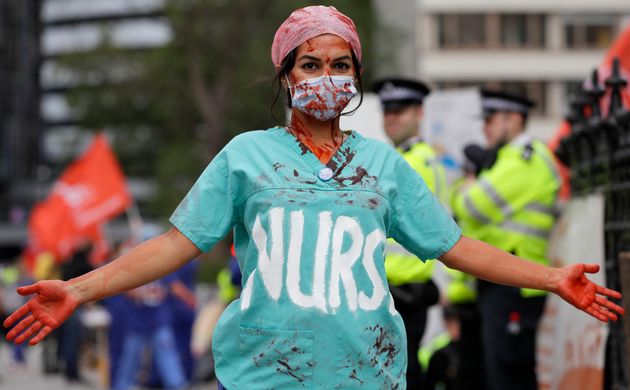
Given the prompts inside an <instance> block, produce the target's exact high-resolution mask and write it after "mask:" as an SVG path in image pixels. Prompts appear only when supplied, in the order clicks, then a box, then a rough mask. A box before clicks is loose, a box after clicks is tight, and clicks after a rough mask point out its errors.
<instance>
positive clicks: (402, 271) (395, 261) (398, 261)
mask: <svg viewBox="0 0 630 390" xmlns="http://www.w3.org/2000/svg"><path fill="white" fill-rule="evenodd" d="M374 90H375V92H376V93H378V96H379V98H380V100H381V104H382V107H383V116H384V128H385V134H386V135H387V137H388V138H389V139H390V140H391V141H392V142H393V144H394V146H396V149H397V150H398V151H399V152H400V153H401V154H402V156H403V158H404V159H405V160H406V161H407V162H408V163H409V165H411V167H413V168H414V169H415V170H416V172H418V174H419V175H420V176H421V177H422V178H423V179H424V181H425V183H426V184H427V186H428V187H429V188H430V189H431V191H433V193H434V194H435V195H436V196H437V197H438V199H442V200H444V197H445V196H446V173H445V171H444V168H443V167H442V165H441V164H440V163H439V161H438V159H437V155H436V153H435V152H434V151H433V149H432V148H431V146H430V145H429V144H427V143H426V142H423V140H422V137H421V134H420V121H421V120H422V115H423V107H422V103H423V101H424V97H425V96H426V95H427V94H428V93H429V92H430V90H429V88H428V87H427V86H426V85H425V84H423V83H421V82H419V81H416V80H407V79H400V78H392V79H386V80H381V81H379V82H377V83H376V84H375V85H374ZM422 260H430V259H422ZM433 266H434V262H433V261H426V262H422V261H420V260H419V259H418V258H417V257H415V256H414V255H412V254H411V253H409V252H408V251H407V250H405V249H404V248H403V247H402V246H401V245H399V244H397V243H396V242H395V241H393V240H391V239H390V240H389V241H388V244H387V256H386V258H385V271H386V274H387V279H388V282H389V286H390V291H391V293H392V296H393V298H394V304H395V306H396V309H397V310H398V312H399V313H400V315H401V316H402V319H403V321H404V323H405V329H406V332H407V343H408V348H407V354H408V366H407V388H409V389H418V388H421V378H422V368H421V367H420V364H419V362H418V357H417V353H418V348H419V345H420V340H421V339H422V335H423V333H424V329H425V326H426V320H427V309H428V307H429V306H431V305H433V304H435V303H437V301H438V300H439V291H438V289H437V286H436V285H435V284H434V283H433V281H432V280H431V276H432V273H433Z"/></svg>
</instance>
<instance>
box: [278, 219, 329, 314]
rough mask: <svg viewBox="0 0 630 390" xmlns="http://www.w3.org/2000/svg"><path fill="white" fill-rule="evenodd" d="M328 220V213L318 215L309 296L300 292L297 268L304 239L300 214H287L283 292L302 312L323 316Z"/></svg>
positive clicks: (299, 263) (324, 308)
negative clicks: (308, 310)
mask: <svg viewBox="0 0 630 390" xmlns="http://www.w3.org/2000/svg"><path fill="white" fill-rule="evenodd" d="M331 230H332V218H331V213H330V212H329V211H325V212H322V213H320V214H319V234H318V236H317V246H316V248H317V249H316V251H315V263H314V266H313V293H312V294H311V295H306V294H304V293H303V292H302V290H301V288H300V274H301V271H300V265H301V261H300V259H301V257H302V243H303V235H304V214H303V213H302V211H294V212H292V213H291V235H290V241H289V255H288V256H287V291H288V293H289V298H290V299H291V301H293V302H294V303H295V304H296V305H298V306H301V307H303V308H309V307H316V308H318V309H320V310H322V311H323V312H324V313H325V312H326V296H325V293H326V292H325V291H326V257H327V255H328V248H329V247H330V232H331Z"/></svg>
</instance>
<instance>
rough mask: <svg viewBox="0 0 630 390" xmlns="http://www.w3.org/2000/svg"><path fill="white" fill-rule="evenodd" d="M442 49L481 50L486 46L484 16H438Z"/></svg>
mask: <svg viewBox="0 0 630 390" xmlns="http://www.w3.org/2000/svg"><path fill="white" fill-rule="evenodd" d="M438 31H439V33H438V36H439V44H440V47H441V48H445V49H479V48H483V47H484V46H485V45H486V29H485V16H484V15H477V14H471V15H450V14H449V15H438Z"/></svg>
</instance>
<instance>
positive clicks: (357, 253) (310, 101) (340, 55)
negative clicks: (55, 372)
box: [5, 6, 623, 390]
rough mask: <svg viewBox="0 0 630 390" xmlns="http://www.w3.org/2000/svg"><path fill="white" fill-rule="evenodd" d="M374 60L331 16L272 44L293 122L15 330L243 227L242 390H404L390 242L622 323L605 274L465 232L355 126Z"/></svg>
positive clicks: (36, 307) (239, 154)
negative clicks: (347, 114) (387, 261)
mask: <svg viewBox="0 0 630 390" xmlns="http://www.w3.org/2000/svg"><path fill="white" fill-rule="evenodd" d="M361 54H362V53H361V45H360V42H359V39H358V35H357V33H356V29H355V27H354V23H353V22H352V20H350V19H349V18H348V17H347V16H345V15H343V14H341V13H340V12H338V11H337V10H336V9H334V8H333V7H323V6H316V7H307V8H303V9H299V10H296V11H294V12H293V13H292V14H291V16H289V18H288V19H287V20H286V21H285V22H284V23H283V24H282V26H280V28H279V29H278V32H277V33H276V36H275V38H274V42H273V45H272V60H273V62H274V65H275V66H276V70H277V76H278V79H279V80H280V82H281V83H282V84H283V86H284V87H285V88H286V90H287V91H288V95H289V98H290V99H289V100H290V106H291V119H290V121H289V123H288V124H287V126H285V127H274V128H271V129H267V130H257V131H250V132H246V133H243V134H241V135H239V136H237V137H235V138H234V139H233V140H232V141H231V142H230V143H229V144H228V145H227V146H225V148H223V150H222V151H221V152H220V153H219V154H218V155H217V156H216V157H215V158H214V159H213V160H212V162H211V163H210V164H209V165H208V167H207V168H206V169H205V170H204V172H203V173H202V174H201V176H200V177H199V179H198V180H197V182H196V184H195V185H194V186H193V187H192V189H191V190H190V192H189V193H188V195H187V196H186V197H185V198H184V199H183V201H182V202H181V204H180V205H179V207H178V208H177V209H176V210H175V212H174V213H173V215H172V216H171V219H170V221H171V223H172V225H173V227H172V228H171V229H170V231H168V232H167V233H165V234H163V235H161V236H159V237H157V238H154V239H153V240H150V241H148V242H145V243H143V244H141V245H139V246H137V247H136V248H134V249H133V250H132V251H130V252H128V253H126V254H125V255H123V256H121V257H120V258H118V259H117V260H115V261H113V262H111V263H109V264H107V265H106V266H103V267H101V268H99V269H97V270H95V271H92V272H90V273H88V274H86V275H83V276H81V277H78V278H75V279H72V280H69V281H65V282H64V281H40V282H38V283H36V284H34V285H31V286H26V287H22V288H20V289H19V292H20V293H21V294H24V295H26V294H36V295H35V296H34V297H33V298H32V299H31V301H29V302H28V303H27V304H26V305H25V306H23V307H22V308H20V309H18V310H17V311H16V312H15V313H14V314H12V315H11V316H10V317H9V318H8V319H7V321H6V322H5V326H12V325H13V324H15V323H17V325H15V326H14V327H13V329H12V330H11V331H10V332H9V334H8V336H7V337H8V339H9V340H14V341H15V342H23V341H25V340H26V339H29V338H30V344H36V343H38V342H39V341H41V339H42V338H44V337H45V336H46V335H48V334H49V333H50V331H51V330H52V329H54V328H56V327H57V326H58V325H59V324H60V323H61V322H63V321H64V320H65V319H66V318H67V317H68V316H69V315H70V314H71V313H72V312H73V311H74V310H75V308H76V307H77V306H78V305H79V304H82V303H85V302H88V301H92V300H96V299H101V298H104V297H107V296H111V295H114V294H118V293H120V292H122V291H126V290H129V289H131V288H134V287H137V286H139V285H142V284H145V283H147V282H150V281H152V280H155V279H158V278H160V277H162V276H164V275H166V274H168V273H170V272H173V271H174V270H175V269H177V268H179V267H181V266H182V265H184V264H185V263H186V262H188V261H189V260H190V259H193V258H195V257H197V256H198V255H199V254H200V253H201V252H204V251H208V250H210V249H211V248H212V247H213V246H214V244H215V243H216V242H217V241H219V240H220V239H222V238H223V237H225V236H226V235H227V234H228V233H229V232H230V231H233V233H234V240H235V247H236V253H237V257H238V259H239V265H240V268H241V270H242V273H243V279H242V281H243V290H242V294H241V297H240V298H239V299H237V300H235V301H234V302H232V303H231V304H230V305H229V306H228V308H227V309H226V310H225V312H224V313H223V315H222V316H221V318H220V320H219V322H218V324H217V326H216V328H215V332H214V338H213V352H214V356H215V360H216V373H217V376H218V378H219V380H220V382H221V383H222V384H223V385H224V386H225V388H227V389H230V390H233V389H271V388H276V389H285V388H302V387H305V388H343V389H349V388H368V389H369V388H375V389H382V388H387V389H393V388H398V389H402V388H404V387H405V385H406V384H405V371H406V364H407V362H406V357H407V354H406V351H405V349H404V348H406V347H405V346H406V341H405V332H404V328H403V323H402V320H401V318H400V315H398V313H397V312H396V310H395V308H394V305H393V301H392V298H391V296H390V294H389V290H388V288H387V281H386V277H385V270H384V265H383V262H384V253H383V252H384V247H385V240H386V238H388V237H392V238H394V239H396V241H397V242H398V243H400V244H401V245H403V246H404V247H405V248H406V249H407V250H409V251H410V252H412V253H414V254H415V255H416V256H417V257H418V258H420V259H434V258H439V259H440V260H441V261H443V262H444V263H445V264H446V265H447V266H449V267H450V268H454V269H459V270H462V271H464V272H466V273H469V274H473V275H476V276H477V277H479V278H482V279H486V280H490V281H493V282H495V283H502V284H508V285H513V286H520V287H528V288H536V289H544V290H547V291H551V292H554V293H556V294H558V295H560V296H561V297H562V298H564V299H566V300H567V301H568V302H570V303H571V304H573V305H574V306H576V307H578V308H579V309H581V310H584V311H586V312H587V313H589V314H591V315H593V316H594V317H596V318H598V319H600V320H602V321H608V320H609V319H610V320H616V319H617V314H615V313H619V314H623V309H622V308H621V307H619V306H618V305H616V304H614V303H612V302H610V301H608V300H607V299H606V298H604V296H609V297H613V298H619V297H620V295H619V293H617V292H614V291H612V290H609V289H606V288H604V287H601V286H598V285H596V284H594V283H592V282H590V281H589V280H588V279H587V278H586V277H585V273H592V272H597V266H594V265H584V264H579V265H572V266H567V267H564V268H549V267H544V266H541V265H539V264H535V263H532V262H529V261H524V260H522V259H520V258H517V257H515V256H513V255H511V254H508V253H506V252H503V251H501V250H499V249H496V248H494V247H491V246H489V245H487V244H484V243H482V242H479V241H475V240H472V239H469V238H466V237H462V236H461V232H460V229H459V228H458V226H457V225H456V224H455V223H454V222H453V220H452V218H451V217H450V216H449V214H448V213H447V212H446V211H445V210H444V209H443V208H442V207H441V206H440V204H439V203H438V202H437V201H436V199H435V198H434V197H433V195H432V194H431V192H430V191H429V190H428V189H427V187H426V185H425V184H424V182H423V181H422V179H421V178H420V177H419V176H418V175H417V174H416V173H415V171H414V170H413V169H411V168H410V167H409V165H408V164H407V163H406V162H405V161H404V160H403V159H402V158H401V157H400V156H399V154H398V153H397V152H396V151H395V150H393V149H392V148H391V147H389V146H387V145H385V144H382V143H380V142H377V141H374V140H370V139H367V138H364V137H362V136H361V135H360V134H359V133H357V132H356V131H353V130H349V131H342V130H341V129H340V128H339V116H340V115H341V113H342V112H343V110H344V109H345V108H346V106H347V105H348V103H349V101H350V99H351V98H352V97H353V96H355V95H356V94H358V92H359V91H358V90H359V89H360V86H361V85H360V75H361ZM498 265H500V266H498Z"/></svg>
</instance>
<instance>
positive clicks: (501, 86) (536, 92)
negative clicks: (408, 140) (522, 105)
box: [435, 80, 547, 116]
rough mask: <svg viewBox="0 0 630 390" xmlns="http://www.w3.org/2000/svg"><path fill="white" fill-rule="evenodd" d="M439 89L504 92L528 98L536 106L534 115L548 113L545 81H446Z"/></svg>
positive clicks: (441, 83)
mask: <svg viewBox="0 0 630 390" xmlns="http://www.w3.org/2000/svg"><path fill="white" fill-rule="evenodd" d="M435 85H436V86H437V88H438V89H453V88H470V87H481V88H489V89H493V90H502V91H505V92H509V93H513V94H516V95H521V96H526V97H527V98H528V99H530V100H532V101H533V102H534V103H535V104H536V106H535V107H534V108H533V109H532V111H531V114H532V115H540V116H542V115H545V114H546V113H547V94H546V91H547V84H546V83H545V82H543V81H489V80H486V81H471V80H466V81H457V80H448V81H447V80H444V81H438V82H436V83H435Z"/></svg>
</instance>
